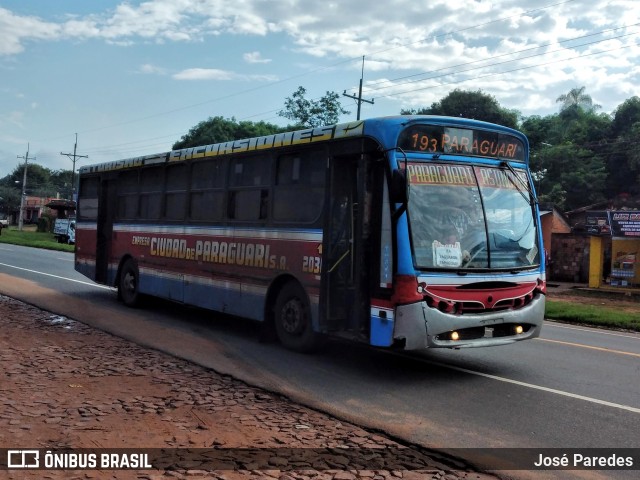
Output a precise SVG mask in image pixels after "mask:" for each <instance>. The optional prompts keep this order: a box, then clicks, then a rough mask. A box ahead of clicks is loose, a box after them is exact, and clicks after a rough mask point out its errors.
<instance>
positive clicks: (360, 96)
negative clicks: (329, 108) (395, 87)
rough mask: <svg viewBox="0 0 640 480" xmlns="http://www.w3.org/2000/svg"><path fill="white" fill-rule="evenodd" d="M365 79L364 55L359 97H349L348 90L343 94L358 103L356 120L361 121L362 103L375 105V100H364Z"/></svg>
mask: <svg viewBox="0 0 640 480" xmlns="http://www.w3.org/2000/svg"><path fill="white" fill-rule="evenodd" d="M363 78H364V55H363V56H362V74H361V75H360V88H359V90H358V96H357V97H356V96H355V95H348V94H347V91H346V90H345V91H344V93H343V94H342V95H343V96H345V97H349V98H353V99H354V100H356V101H357V102H358V117H357V118H356V120H360V105H362V102H367V103H370V104H371V105H373V98H372V99H371V100H365V99H364V98H362V79H363Z"/></svg>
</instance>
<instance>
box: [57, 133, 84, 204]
mask: <svg viewBox="0 0 640 480" xmlns="http://www.w3.org/2000/svg"><path fill="white" fill-rule="evenodd" d="M77 149H78V134H77V133H76V143H74V144H73V153H62V152H60V155H66V156H67V157H69V159H70V160H71V161H72V162H73V169H72V170H71V200H75V199H76V159H77V158H89V155H78V154H76V150H77Z"/></svg>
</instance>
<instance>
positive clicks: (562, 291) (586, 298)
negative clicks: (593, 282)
mask: <svg viewBox="0 0 640 480" xmlns="http://www.w3.org/2000/svg"><path fill="white" fill-rule="evenodd" d="M547 298H549V299H551V300H561V301H563V302H570V303H576V304H580V305H591V306H593V307H605V308H612V309H617V310H620V311H625V312H630V313H637V314H638V316H639V317H640V296H638V294H637V293H636V294H634V295H633V296H631V295H625V294H624V293H619V292H607V291H602V290H589V289H584V288H580V289H574V288H566V287H564V288H562V287H561V288H553V287H548V288H547Z"/></svg>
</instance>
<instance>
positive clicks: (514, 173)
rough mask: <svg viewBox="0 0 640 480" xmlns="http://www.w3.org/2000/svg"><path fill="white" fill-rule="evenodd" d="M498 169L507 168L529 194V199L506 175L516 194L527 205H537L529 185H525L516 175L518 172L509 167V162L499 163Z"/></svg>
mask: <svg viewBox="0 0 640 480" xmlns="http://www.w3.org/2000/svg"><path fill="white" fill-rule="evenodd" d="M500 167H507V169H508V170H509V172H511V174H512V175H513V176H514V177H515V178H517V179H518V182H520V185H522V186H523V187H524V189H525V190H526V191H527V192H528V193H529V198H527V196H526V195H525V194H524V192H523V191H522V190H520V188H519V187H518V185H517V184H516V182H514V181H513V179H512V178H511V177H510V176H509V175H507V178H508V179H509V181H510V182H511V183H512V184H513V186H514V187H516V190H518V193H520V195H522V198H524V199H525V200H526V202H527V203H528V204H529V205H533V203H534V202H536V203H537V200H536V196H535V195H534V194H533V190H532V189H531V185H529V184H528V183H525V182H524V180H522V178H520V175H518V172H516V170H515V169H514V168H513V167H512V166H511V164H510V163H509V162H507V161H506V160H503V161H502V162H500Z"/></svg>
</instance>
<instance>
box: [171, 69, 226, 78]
mask: <svg viewBox="0 0 640 480" xmlns="http://www.w3.org/2000/svg"><path fill="white" fill-rule="evenodd" d="M172 77H173V78H174V79H176V80H233V79H234V78H235V74H234V73H232V72H228V71H225V70H219V69H217V68H188V69H186V70H182V71H181V72H178V73H175V74H174V75H172Z"/></svg>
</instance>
